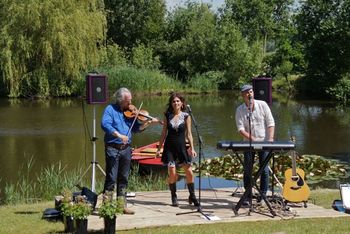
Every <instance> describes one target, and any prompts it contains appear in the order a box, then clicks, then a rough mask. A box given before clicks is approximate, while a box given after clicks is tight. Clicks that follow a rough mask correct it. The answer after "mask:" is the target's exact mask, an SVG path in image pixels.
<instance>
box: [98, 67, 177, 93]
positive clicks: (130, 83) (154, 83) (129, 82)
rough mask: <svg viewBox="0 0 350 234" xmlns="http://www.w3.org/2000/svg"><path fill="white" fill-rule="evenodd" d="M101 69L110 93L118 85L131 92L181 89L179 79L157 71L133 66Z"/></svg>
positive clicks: (163, 91)
mask: <svg viewBox="0 0 350 234" xmlns="http://www.w3.org/2000/svg"><path fill="white" fill-rule="evenodd" d="M103 70H104V73H106V74H107V75H108V89H109V90H110V92H112V93H113V92H114V91H116V90H117V89H118V88H120V87H127V88H129V89H130V90H132V92H133V93H154V94H157V93H169V92H171V91H174V90H182V89H183V85H182V84H181V82H180V81H177V80H176V79H172V78H170V77H168V76H166V75H165V74H162V73H160V72H159V71H153V70H148V69H136V68H133V67H112V68H106V69H103Z"/></svg>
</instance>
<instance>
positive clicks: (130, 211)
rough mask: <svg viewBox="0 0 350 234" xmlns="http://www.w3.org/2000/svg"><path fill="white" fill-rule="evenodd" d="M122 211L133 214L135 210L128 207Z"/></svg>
mask: <svg viewBox="0 0 350 234" xmlns="http://www.w3.org/2000/svg"><path fill="white" fill-rule="evenodd" d="M123 213H124V214H128V215H133V214H135V211H133V210H130V209H129V208H126V207H125V208H124V210H123Z"/></svg>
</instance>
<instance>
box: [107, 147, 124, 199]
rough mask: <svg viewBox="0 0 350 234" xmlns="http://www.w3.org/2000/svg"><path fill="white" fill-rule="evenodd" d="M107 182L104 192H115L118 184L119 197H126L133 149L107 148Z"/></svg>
mask: <svg viewBox="0 0 350 234" xmlns="http://www.w3.org/2000/svg"><path fill="white" fill-rule="evenodd" d="M105 159H106V180H105V184H104V189H103V190H104V191H113V190H114V188H115V184H116V183H117V196H118V197H119V196H125V189H126V187H127V186H128V177H129V172H130V164H131V148H130V147H127V148H126V149H123V150H119V149H115V148H113V147H111V146H106V147H105Z"/></svg>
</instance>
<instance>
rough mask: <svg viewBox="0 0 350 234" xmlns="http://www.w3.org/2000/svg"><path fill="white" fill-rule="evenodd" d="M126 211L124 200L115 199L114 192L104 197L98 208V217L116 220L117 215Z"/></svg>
mask: <svg viewBox="0 0 350 234" xmlns="http://www.w3.org/2000/svg"><path fill="white" fill-rule="evenodd" d="M123 210H124V200H123V199H113V192H107V193H106V194H104V195H103V201H102V203H101V205H100V207H99V208H98V215H99V216H100V217H103V218H106V217H108V218H110V219H112V218H114V217H115V216H116V215H117V214H122V213H123Z"/></svg>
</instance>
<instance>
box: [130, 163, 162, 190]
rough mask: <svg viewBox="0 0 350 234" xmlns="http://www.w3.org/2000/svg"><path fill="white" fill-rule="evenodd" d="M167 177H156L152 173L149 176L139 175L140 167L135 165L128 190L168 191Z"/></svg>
mask: <svg viewBox="0 0 350 234" xmlns="http://www.w3.org/2000/svg"><path fill="white" fill-rule="evenodd" d="M166 178H167V176H166V175H165V174H163V173H158V174H157V175H154V174H153V173H152V172H151V173H150V174H149V175H143V176H140V175H139V167H138V165H134V167H133V169H132V170H131V172H130V175H129V183H128V190H129V191H159V190H166V189H167V188H168V184H167V182H166Z"/></svg>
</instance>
